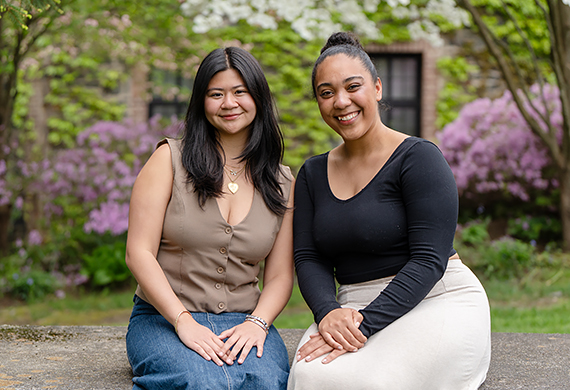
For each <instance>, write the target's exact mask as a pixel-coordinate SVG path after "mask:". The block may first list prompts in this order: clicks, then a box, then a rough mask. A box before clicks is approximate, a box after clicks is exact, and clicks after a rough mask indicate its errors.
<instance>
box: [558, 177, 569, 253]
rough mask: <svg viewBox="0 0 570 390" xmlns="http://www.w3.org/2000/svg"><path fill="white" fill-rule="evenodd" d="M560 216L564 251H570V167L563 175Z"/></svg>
mask: <svg viewBox="0 0 570 390" xmlns="http://www.w3.org/2000/svg"><path fill="white" fill-rule="evenodd" d="M560 218H561V219H562V239H563V240H564V251H565V252H570V169H566V171H565V172H563V174H562V175H561V182H560Z"/></svg>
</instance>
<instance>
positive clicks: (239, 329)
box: [218, 321, 266, 364]
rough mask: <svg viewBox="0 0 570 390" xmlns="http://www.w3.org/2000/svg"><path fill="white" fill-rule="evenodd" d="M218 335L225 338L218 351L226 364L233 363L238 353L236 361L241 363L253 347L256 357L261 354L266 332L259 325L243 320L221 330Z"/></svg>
mask: <svg viewBox="0 0 570 390" xmlns="http://www.w3.org/2000/svg"><path fill="white" fill-rule="evenodd" d="M218 337H219V338H220V340H224V339H227V340H226V342H225V343H224V346H223V347H222V350H221V351H220V357H221V358H222V359H223V360H224V361H225V362H226V363H227V364H233V362H234V361H235V360H236V358H237V355H238V353H239V359H238V363H239V364H242V363H243V362H244V361H245V358H246V357H247V355H248V354H249V351H251V349H252V348H253V347H256V348H257V357H261V356H262V355H263V344H264V343H265V337H266V334H265V331H264V330H263V329H262V328H261V327H260V326H259V325H256V324H254V323H253V322H250V321H245V322H243V323H241V324H239V325H236V326H234V327H233V328H230V329H228V330H225V331H223V332H222V333H221V334H220V335H219V336H218ZM240 351H241V353H240Z"/></svg>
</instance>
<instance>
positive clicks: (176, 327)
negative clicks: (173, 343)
mask: <svg viewBox="0 0 570 390" xmlns="http://www.w3.org/2000/svg"><path fill="white" fill-rule="evenodd" d="M184 313H188V314H190V312H189V311H188V310H182V311H181V312H180V313H178V315H177V316H176V319H175V320H174V331H175V332H176V334H178V320H179V319H180V316H181V315H182V314H184ZM190 316H192V314H190Z"/></svg>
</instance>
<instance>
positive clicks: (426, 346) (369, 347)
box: [287, 259, 491, 390]
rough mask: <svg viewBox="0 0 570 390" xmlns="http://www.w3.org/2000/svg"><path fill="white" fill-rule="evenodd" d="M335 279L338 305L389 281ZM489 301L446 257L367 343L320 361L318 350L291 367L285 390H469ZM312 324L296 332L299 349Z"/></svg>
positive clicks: (487, 350)
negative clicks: (436, 274) (440, 271)
mask: <svg viewBox="0 0 570 390" xmlns="http://www.w3.org/2000/svg"><path fill="white" fill-rule="evenodd" d="M392 278H393V277H390V278H382V279H377V280H372V281H368V282H364V283H357V284H351V285H341V286H340V288H339V291H338V301H339V303H340V304H341V305H342V306H343V307H350V308H353V309H357V310H358V309H361V308H363V307H365V306H366V305H368V303H370V302H371V301H372V300H374V299H375V298H376V297H377V296H378V294H379V293H380V291H382V290H383V289H384V288H385V287H386V286H387V285H388V283H390V281H391V280H392ZM490 327H491V320H490V313H489V302H488V299H487V295H486V293H485V290H484V289H483V286H482V285H481V283H480V282H479V280H478V279H477V277H476V276H475V275H474V274H473V273H472V272H471V270H469V268H467V267H466V266H465V265H464V264H463V263H462V262H461V260H458V259H457V260H450V261H449V264H448V266H447V270H446V272H445V274H444V276H443V278H442V279H441V280H440V281H439V282H438V283H437V284H436V285H435V287H434V288H433V289H432V290H431V292H430V293H429V294H428V296H427V297H426V298H425V299H424V300H423V301H422V302H420V303H419V304H418V305H417V306H416V307H415V308H414V309H413V310H412V311H410V312H409V313H407V314H406V315H404V316H403V317H401V318H399V319H398V320H396V321H395V322H393V323H392V324H391V325H389V326H388V327H386V328H384V329H383V330H381V331H380V332H378V333H376V334H374V335H372V336H371V337H370V338H369V339H368V341H367V342H366V345H365V346H364V347H363V348H361V349H360V350H358V351H357V352H353V353H346V354H344V355H341V356H340V357H338V358H337V359H336V360H333V361H332V362H331V363H328V364H323V363H321V360H322V359H323V358H324V356H321V357H319V358H317V359H315V360H313V361H311V362H309V363H307V362H305V361H301V362H297V361H296V359H295V360H294V362H293V366H292V367H291V373H290V375H289V383H288V387H287V388H288V390H317V389H319V390H321V389H326V390H334V389H339V390H340V389H342V390H346V389H351V390H357V389H366V390H369V389H382V390H384V389H385V390H475V389H477V388H479V386H480V385H481V384H482V383H483V381H484V380H485V377H486V374H487V370H488V368H489V362H490V358H491V329H490ZM315 332H317V326H316V324H313V325H311V326H310V327H309V329H308V330H307V331H306V332H305V334H304V335H303V338H302V339H301V341H300V343H299V346H298V347H297V348H300V347H301V346H302V345H303V344H304V343H305V342H306V341H307V340H308V339H309V335H311V334H313V333H315Z"/></svg>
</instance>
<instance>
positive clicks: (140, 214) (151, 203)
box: [126, 145, 223, 365]
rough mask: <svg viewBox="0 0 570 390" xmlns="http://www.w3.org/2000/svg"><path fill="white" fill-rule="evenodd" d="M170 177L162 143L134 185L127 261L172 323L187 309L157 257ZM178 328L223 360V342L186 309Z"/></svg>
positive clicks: (188, 341) (204, 352) (186, 339)
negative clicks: (219, 355) (217, 353)
mask: <svg viewBox="0 0 570 390" xmlns="http://www.w3.org/2000/svg"><path fill="white" fill-rule="evenodd" d="M173 180H174V178H173V173H172V160H171V152H170V147H169V146H168V145H162V146H160V147H159V148H158V149H157V150H156V151H155V152H154V153H153V155H152V156H151V157H150V159H149V161H148V162H147V163H146V164H145V166H144V167H143V169H142V170H141V172H140V173H139V175H138V177H137V179H136V181H135V184H134V186H133V192H132V195H131V203H130V208H129V230H128V237H127V251H126V263H127V266H128V267H129V269H130V270H131V272H132V273H133V275H134V277H135V279H136V280H137V282H138V283H139V285H140V286H141V288H142V290H143V291H144V293H145V295H146V297H147V299H148V300H149V301H150V304H152V305H153V306H154V307H155V308H156V310H158V311H159V312H160V314H162V316H163V317H164V318H165V319H166V320H167V321H168V322H170V323H171V324H173V325H174V322H175V320H176V317H177V315H178V313H180V312H181V311H183V310H186V309H185V308H184V305H183V304H182V302H180V300H179V299H178V297H177V296H176V294H174V291H173V290H172V288H171V286H170V283H169V282H168V280H167V279H166V276H165V275H164V272H163V271H162V268H161V267H160V265H159V263H158V261H157V260H156V255H157V253H158V248H159V246H160V239H161V236H162V224H163V220H164V215H165V213H166V207H167V205H168V202H169V200H170V196H171V192H172V184H173ZM178 329H179V332H178V334H179V337H180V340H181V341H182V342H183V343H184V344H185V345H186V346H187V347H188V348H191V349H193V350H194V351H196V352H197V353H198V354H200V355H201V356H202V357H203V358H204V359H206V360H213V361H214V362H215V363H216V364H218V365H221V364H222V362H221V360H220V358H219V357H218V356H217V355H216V352H217V351H219V350H220V348H221V347H222V345H223V343H222V342H221V341H220V340H219V339H218V338H217V336H216V335H215V334H214V333H212V332H211V331H209V329H208V328H205V327H203V326H201V325H199V324H198V323H197V322H196V321H194V320H193V318H192V316H191V315H188V314H187V313H185V314H183V315H181V316H180V317H179V321H178Z"/></svg>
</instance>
